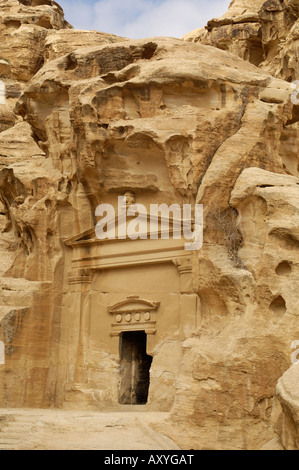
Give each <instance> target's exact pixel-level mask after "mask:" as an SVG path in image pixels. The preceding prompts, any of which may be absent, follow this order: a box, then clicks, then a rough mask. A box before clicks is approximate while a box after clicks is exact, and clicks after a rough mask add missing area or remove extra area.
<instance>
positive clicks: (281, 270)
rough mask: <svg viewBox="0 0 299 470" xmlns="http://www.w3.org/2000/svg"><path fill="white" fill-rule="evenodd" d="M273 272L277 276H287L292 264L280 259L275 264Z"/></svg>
mask: <svg viewBox="0 0 299 470" xmlns="http://www.w3.org/2000/svg"><path fill="white" fill-rule="evenodd" d="M275 272H276V274H277V275H278V276H288V275H289V274H291V272H292V266H291V264H290V263H289V262H288V261H282V262H281V263H279V265H278V266H277V268H276V270H275Z"/></svg>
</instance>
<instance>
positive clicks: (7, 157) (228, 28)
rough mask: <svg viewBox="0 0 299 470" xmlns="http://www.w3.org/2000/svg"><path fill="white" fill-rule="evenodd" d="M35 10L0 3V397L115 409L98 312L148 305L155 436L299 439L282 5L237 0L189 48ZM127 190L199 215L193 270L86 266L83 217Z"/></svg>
mask: <svg viewBox="0 0 299 470" xmlns="http://www.w3.org/2000/svg"><path fill="white" fill-rule="evenodd" d="M44 3H45V4H44ZM44 3H43V2H40V1H38V2H37V1H36V2H35V1H34V0H32V2H30V1H28V2H25V1H24V2H18V1H13V0H10V1H8V2H6V4H5V5H2V6H1V10H0V17H1V21H2V23H1V25H0V37H1V38H2V39H3V44H4V46H3V57H1V59H2V61H0V74H2V75H1V76H2V78H1V79H2V80H3V83H4V84H5V95H4V98H5V102H4V103H3V104H2V105H0V106H2V108H1V109H0V201H1V203H0V227H1V231H2V233H1V236H0V254H1V266H0V275H1V276H2V277H1V278H0V289H1V290H0V340H1V341H3V342H4V343H5V346H6V363H5V365H0V404H1V406H3V407H22V406H26V407H43V408H44V407H51V406H52V407H53V406H54V407H57V406H60V407H65V408H69V409H72V408H77V409H78V408H79V409H80V408H88V409H95V410H97V409H101V410H103V409H104V410H106V409H114V410H115V409H118V408H117V407H118V406H119V405H118V403H117V389H118V387H119V382H120V378H119V374H120V373H121V368H122V367H123V365H121V364H120V361H119V355H118V343H117V341H118V337H117V338H115V337H113V332H112V333H110V334H111V337H110V335H109V333H108V334H107V335H106V333H105V335H106V336H105V337H103V334H104V333H103V332H104V331H106V330H105V325H106V323H107V324H109V314H111V313H112V312H113V308H112V307H111V305H112V304H115V305H114V308H116V306H119V305H127V303H128V302H129V301H130V299H131V302H133V301H132V299H135V300H134V302H137V300H136V299H139V296H140V298H141V299H145V298H146V299H148V298H149V297H150V298H151V299H152V302H151V301H149V300H146V301H144V300H142V301H140V302H141V303H142V302H143V303H144V302H147V305H150V306H151V307H149V308H150V309H154V308H156V309H157V306H158V304H159V305H160V304H161V307H160V310H158V312H157V315H156V313H155V315H156V316H157V319H158V320H157V331H154V332H153V331H151V332H150V333H148V334H147V337H148V350H150V354H151V355H152V357H153V361H152V365H151V369H150V385H149V400H148V404H147V405H146V408H145V409H146V410H148V411H152V410H157V411H169V412H170V420H168V421H167V422H165V423H163V422H161V421H159V422H157V423H156V424H155V428H156V429H157V430H158V431H160V432H162V433H165V434H167V436H169V437H170V438H172V439H173V440H174V441H175V442H176V443H177V444H178V445H179V446H180V447H181V448H186V449H187V448H192V449H211V448H212V449H260V448H263V447H264V448H269V446H270V447H271V445H273V447H274V446H278V447H280V446H283V448H297V447H296V446H297V445H298V437H296V436H297V435H296V433H297V424H296V423H297V421H296V419H297V418H296V413H297V411H296V409H295V408H296V407H295V406H293V394H295V395H296V392H295V390H294V386H293V383H294V379H293V378H289V377H291V374H293V372H292V371H293V370H294V369H293V368H291V369H290V371H288V372H286V371H287V370H288V368H289V367H290V365H291V354H292V349H291V343H292V342H293V341H295V340H299V328H298V321H297V320H298V318H297V317H298V294H297V285H298V275H299V256H298V247H299V179H298V176H299V169H298V151H297V149H298V128H297V121H298V119H299V115H298V106H297V105H296V103H294V100H292V99H291V96H292V94H293V93H294V90H295V89H294V86H293V85H292V84H291V83H290V82H291V81H293V80H295V79H296V78H297V77H296V74H297V73H298V71H297V62H296V57H297V56H296V54H297V52H296V28H297V24H298V5H297V3H296V2H294V1H293V2H286V1H284V2H276V1H268V2H264V1H251V2H243V1H241V0H239V1H238V0H235V1H234V2H232V4H231V7H230V9H229V11H228V13H227V14H225V15H224V16H223V17H222V18H220V19H215V20H211V21H210V22H209V23H208V26H207V28H206V29H202V30H200V31H199V32H198V33H197V32H192V33H191V34H189V35H187V37H186V38H185V39H186V40H179V39H170V38H169V39H168V38H150V39H146V40H129V39H125V38H119V37H116V36H113V35H109V34H104V33H100V32H96V31H91V32H88V31H75V30H73V29H71V28H70V26H69V25H68V23H67V22H66V21H65V20H64V17H63V12H62V11H61V9H60V7H59V6H58V5H57V4H55V2H52V1H47V2H46V1H45V2H44ZM1 35H2V36H1ZM32 41H34V43H37V44H38V47H35V48H34V54H32V52H31V49H32ZM20 44H22V47H24V50H20V49H18V51H20V53H19V52H18V53H16V48H18V47H19V45H20ZM286 57H289V60H286V59H285V58H286ZM257 66H259V67H257ZM128 191H131V192H133V193H134V194H135V196H136V197H137V202H140V203H142V204H144V206H145V207H146V208H149V206H150V204H161V203H166V204H173V203H176V204H181V205H182V204H184V203H185V204H186V203H189V204H192V205H193V204H194V203H195V202H197V203H201V204H203V206H204V229H205V230H204V244H203V247H202V249H201V250H199V251H198V252H194V253H193V255H192V256H190V259H188V263H189V264H188V263H187V264H186V265H182V264H180V262H178V260H177V258H175V259H173V260H172V261H173V262H171V263H170V264H171V265H169V266H168V265H165V266H164V265H162V264H161V265H160V264H159V262H158V263H157V260H156V259H152V260H151V262H152V266H148V265H147V266H146V268H144V265H143V264H142V263H140V262H139V261H138V262H137V261H136V260H135V261H134V256H135V255H134V253H131V254H130V256H131V257H132V259H131V261H130V262H129V264H128V263H127V264H126V263H125V261H121V262H120V264H119V265H118V267H117V269H116V267H115V266H114V268H115V269H114V270H113V269H111V270H110V271H111V273H110V271H109V273H110V274H107V272H108V271H104V269H102V270H101V269H99V268H97V269H94V270H93V271H92V270H90V269H88V267H90V265H88V263H89V262H92V263H93V262H94V263H96V257H95V259H94V260H92V261H90V259H89V256H91V255H90V253H91V250H92V249H93V248H94V247H95V240H94V238H95V236H94V228H92V227H94V226H95V224H96V222H97V219H96V218H95V210H96V207H97V206H98V205H99V204H100V203H109V204H112V205H113V206H114V207H115V208H116V207H117V202H118V200H117V198H118V196H123V195H124V194H125V193H127V192H128ZM79 234H81V235H80V236H79ZM89 237H90V238H89ZM80 241H81V242H82V241H83V242H84V243H85V245H84V246H83V248H82V251H80V252H79V251H75V250H76V249H77V248H76V247H78V245H79V244H80ZM141 242H142V243H143V241H141ZM149 242H151V240H149ZM142 246H143V245H142ZM146 247H147V245H146V242H145V244H144V249H143V253H147V251H146V250H147V248H146ZM73 250H74V252H75V253H76V256H79V254H80V257H79V259H78V260H77V261H78V262H80V263H81V264H80V268H78V269H76V270H75V271H74V269H72V251H73ZM101 250H102V257H105V256H107V257H108V255H105V256H104V254H103V253H104V251H105V247H104V246H103V247H102V248H101ZM111 250H112V248H111ZM127 250H128V252H129V251H130V248H129V246H128V248H127ZM169 250H170V248H168V251H169ZM113 256H114V257H115V256H116V255H115V254H114V255H113ZM123 256H125V253H124V254H123ZM146 256H148V255H146ZM165 256H166V255H165ZM132 260H133V261H132ZM73 262H74V258H73ZM75 262H76V259H75ZM143 262H145V261H144V260H143ZM121 263H123V264H122V265H121ZM130 263H131V264H130ZM134 263H135V264H134ZM138 263H139V264H140V265H139V264H138ZM155 263H156V264H155ZM119 266H122V268H121V269H120V268H119ZM174 266H176V267H174ZM164 268H165V270H164ZM177 268H178V271H177ZM112 271H113V272H112ZM178 273H179V274H178ZM109 275H110V277H109ZM188 276H189V277H188ZM190 276H191V277H190ZM187 278H188V280H186V279H187ZM170 279H171V281H169V280H170ZM190 279H191V281H190ZM169 282H171V285H170V284H169ZM113 289H114V290H113ZM112 295H113V296H114V297H113V298H114V302H111V300H110V298H111V296H112ZM109 296H110V297H109ZM124 296H125V297H126V301H125V302H124V300H123V299H124ZM177 299H179V301H177ZM153 301H155V302H153ZM177 302H178V303H179V308H180V309H179V312H180V314H179V317H178V318H179V320H178V323H176V321H177V320H175V321H173V318H177V317H175V315H176V313H175V312H176V308H177ZM194 302H195V304H196V306H195V308H194V305H195V304H194ZM103 305H104V307H105V309H106V310H107V308H106V307H109V308H108V312H107V311H106V310H105V309H104V310H103ZM165 305H166V307H167V308H166V307H165ZM123 308H127V307H123ZM138 308H140V305H139V307H138ZM109 309H110V311H109ZM163 309H164V310H163ZM194 309H195V310H196V312H197V313H196V315H195V314H194ZM192 312H193V313H192ZM124 313H125V314H126V319H125V320H124V321H125V322H127V323H128V324H129V323H130V322H131V316H132V315H135V318H136V319H137V320H136V321H137V322H138V321H140V315H141V314H140V312H139V310H136V309H135V311H132V312H131V313H130V312H128V311H126V310H124ZM146 314H148V315H149V316H148V318H150V314H151V312H146ZM107 315H108V317H107ZM138 315H139V316H138ZM191 317H192V318H191ZM193 317H194V318H193ZM195 317H196V318H195ZM107 318H108V320H107ZM160 319H161V320H160ZM116 321H119V322H120V324H121V326H120V327H119V328H121V327H122V325H123V323H122V321H123V320H122V312H121V313H119V314H118V320H116ZM159 321H161V323H159ZM163 322H164V323H163ZM179 322H181V323H179ZM110 323H111V322H110ZM154 323H155V322H154V321H152V324H154ZM159 325H161V326H159ZM162 325H163V326H162ZM116 327H117V325H113V328H116ZM117 328H118V327H117ZM141 329H142V330H144V329H145V328H144V327H142V328H141ZM123 331H127V330H126V329H124V330H123ZM101 335H102V336H101ZM114 336H115V335H114ZM153 344H154V346H152V345H153ZM124 367H126V365H125V366H124ZM284 373H286V375H283V374H284ZM282 376H283V379H281V381H280V382H279V383H280V384H282V385H279V386H278V389H277V390H278V392H277V393H278V398H277V397H276V385H277V382H278V381H279V379H280V377H282ZM292 377H293V375H292ZM296 397H297V395H296ZM296 397H295V398H294V400H296ZM278 399H279V400H280V401H281V403H282V410H283V412H284V415H281V414H280V418H278V419H276V418H275V416H278V414H279V413H282V411H280V410H279V407H278V402H277V400H278ZM277 410H279V411H277ZM293 415H294V417H293ZM281 416H282V417H281ZM279 419H280V421H279ZM282 420H285V421H282ZM292 420H293V421H292ZM284 422H286V424H279V423H284ZM277 423H278V424H277ZM290 423H291V424H290ZM275 432H276V433H278V434H279V439H280V440H279V442H278V443H277V436H276V434H275ZM290 436H291V437H290ZM275 439H276V441H275ZM269 442H270V443H271V442H272V444H269Z"/></svg>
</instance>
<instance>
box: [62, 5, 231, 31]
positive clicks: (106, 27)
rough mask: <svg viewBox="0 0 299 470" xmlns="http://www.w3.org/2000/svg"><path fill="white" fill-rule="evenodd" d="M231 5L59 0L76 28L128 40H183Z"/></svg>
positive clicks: (68, 18)
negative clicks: (187, 34)
mask: <svg viewBox="0 0 299 470" xmlns="http://www.w3.org/2000/svg"><path fill="white" fill-rule="evenodd" d="M58 1H59V0H58ZM229 3H230V0H128V1H127V2H125V1H123V0H99V1H94V2H93V0H89V1H87V0H86V1H84V0H60V4H61V6H62V7H63V8H64V11H65V16H66V19H67V20H68V21H69V22H70V23H71V24H73V26H74V27H75V28H77V29H95V30H98V31H103V32H107V33H112V34H116V35H118V36H125V37H129V38H144V37H150V36H173V37H181V36H183V35H184V34H186V33H188V32H189V31H191V30H193V29H196V28H200V27H202V26H204V25H205V24H206V23H207V21H208V20H209V19H211V18H214V17H218V16H221V15H222V14H223V13H224V12H225V11H226V10H227V8H228V6H229Z"/></svg>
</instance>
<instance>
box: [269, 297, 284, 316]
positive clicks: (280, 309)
mask: <svg viewBox="0 0 299 470" xmlns="http://www.w3.org/2000/svg"><path fill="white" fill-rule="evenodd" d="M270 309H271V310H272V312H274V313H276V315H283V314H285V313H286V311H287V306H286V302H285V300H284V298H283V297H282V296H281V295H279V296H278V297H276V299H274V300H273V301H272V302H271V304H270Z"/></svg>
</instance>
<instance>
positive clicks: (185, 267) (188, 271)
mask: <svg viewBox="0 0 299 470" xmlns="http://www.w3.org/2000/svg"><path fill="white" fill-rule="evenodd" d="M172 261H173V264H174V265H175V266H176V267H177V269H178V272H179V274H180V290H181V293H182V294H187V293H192V292H193V287H192V258H191V257H190V256H185V257H182V258H175V259H173V260H172Z"/></svg>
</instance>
